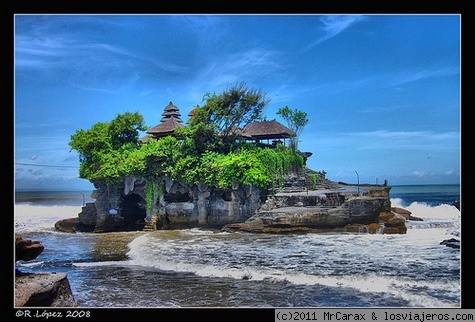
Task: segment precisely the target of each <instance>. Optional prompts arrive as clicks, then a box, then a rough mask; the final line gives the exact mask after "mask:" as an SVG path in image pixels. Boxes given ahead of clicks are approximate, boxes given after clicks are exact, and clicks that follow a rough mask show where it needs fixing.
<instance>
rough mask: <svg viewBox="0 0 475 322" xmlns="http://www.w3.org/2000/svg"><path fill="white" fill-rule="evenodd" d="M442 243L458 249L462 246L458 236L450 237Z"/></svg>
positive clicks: (441, 243)
mask: <svg viewBox="0 0 475 322" xmlns="http://www.w3.org/2000/svg"><path fill="white" fill-rule="evenodd" d="M440 245H445V246H447V247H451V248H457V249H458V248H460V240H458V239H456V238H449V239H445V240H443V241H441V242H440Z"/></svg>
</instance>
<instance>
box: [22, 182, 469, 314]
mask: <svg viewBox="0 0 475 322" xmlns="http://www.w3.org/2000/svg"><path fill="white" fill-rule="evenodd" d="M90 193H91V191H86V192H84V191H78V192H75V191H69V192H51V191H50V192H38V191H36V192H17V193H16V198H15V220H14V228H13V229H14V231H15V233H19V234H21V235H23V236H24V237H26V238H29V239H34V240H39V241H40V242H41V243H42V244H43V245H44V246H45V250H44V251H43V253H42V254H40V256H38V257H37V258H36V259H35V260H32V261H26V262H21V261H20V262H17V263H15V267H16V268H18V269H20V270H21V271H24V272H65V273H67V274H68V278H69V280H70V283H71V288H72V290H73V294H74V296H75V299H76V301H77V302H78V305H79V306H80V307H85V308H275V307H329V308H335V307H337V308H338V307H346V308H348V307H365V308H367V307H398V308H414V307H423V308H442V307H443V308H446V307H448V308H453V307H460V305H461V302H462V292H461V291H462V282H461V280H462V274H461V249H454V248H450V247H446V246H445V245H442V244H440V242H441V241H442V240H444V239H447V238H451V237H455V238H461V234H460V228H461V227H460V223H461V211H459V210H458V209H456V208H455V207H454V206H453V205H452V203H453V201H455V200H460V197H461V191H460V187H459V186H458V185H430V186H394V187H392V188H391V193H390V197H391V204H392V206H398V207H403V208H405V209H408V210H409V211H411V212H412V213H413V215H414V216H416V217H419V218H421V219H423V220H422V221H417V222H408V223H407V226H408V231H407V234H402V235H383V234H364V233H325V234H314V233H312V234H295V235H272V234H250V233H242V232H235V233H224V232H220V231H210V230H202V229H185V230H176V231H152V232H124V233H104V234H88V233H77V234H67V233H62V232H58V231H56V230H55V229H54V223H55V222H56V221H57V220H59V219H64V218H72V217H76V216H77V214H78V213H79V212H80V211H81V206H82V205H83V203H84V202H91V200H92V199H90ZM462 249H463V243H462Z"/></svg>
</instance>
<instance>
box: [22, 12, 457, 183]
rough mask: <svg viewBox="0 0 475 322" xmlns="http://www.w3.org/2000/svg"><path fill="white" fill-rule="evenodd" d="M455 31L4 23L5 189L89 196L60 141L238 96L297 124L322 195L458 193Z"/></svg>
mask: <svg viewBox="0 0 475 322" xmlns="http://www.w3.org/2000/svg"><path fill="white" fill-rule="evenodd" d="M460 56H461V17H460V15H458V14H434V15H415V14H411V15H406V14H402V15H392V14H384V15H378V14H370V15H364V14H363V15H356V14H351V15H343V14H338V15H314V14H298V15H290V14H282V15H275V14H272V15H270V14H269V15H260V14H250V15H241V14H232V15H231V14H230V15H227V14H223V15H206V14H199V15H196V14H195V15H187V14H173V15H169V14H159V15H152V14H149V15H43V14H34V15H26V14H25V15H15V17H14V64H15V74H14V82H15V83H14V89H15V96H14V99H15V101H14V109H15V110H14V141H15V144H14V158H15V159H14V163H15V164H14V170H15V176H14V178H15V188H16V189H77V190H83V189H85V190H88V189H93V186H92V184H91V183H90V182H89V181H87V180H85V179H80V178H78V169H79V157H78V154H77V153H76V151H70V147H69V145H68V143H69V141H70V138H71V135H73V134H74V133H75V132H76V131H77V130H80V129H84V130H87V129H89V128H91V127H92V126H93V125H94V124H95V123H97V122H109V121H111V120H112V119H114V118H115V117H116V116H117V114H119V113H124V112H139V113H141V114H142V115H143V117H144V119H145V122H146V125H147V126H149V127H152V126H155V125H157V124H159V123H160V119H161V114H162V113H163V109H164V108H165V106H166V105H167V104H168V103H169V102H170V101H172V102H173V103H174V104H175V105H177V106H178V107H179V108H180V112H181V114H182V118H183V119H184V121H186V120H187V115H188V113H189V112H190V111H191V110H192V109H193V108H194V107H195V106H196V105H199V104H201V103H202V98H203V96H204V95H205V94H206V93H221V92H222V91H223V90H224V89H225V88H226V87H229V86H232V85H235V84H237V83H239V82H245V83H246V84H247V86H248V87H250V88H253V89H261V90H262V91H264V92H265V93H266V95H267V98H269V99H270V100H271V101H270V103H269V105H268V106H267V107H266V108H265V110H264V114H265V116H266V117H267V119H268V120H272V119H276V120H277V121H279V122H281V123H283V124H286V123H285V121H284V120H282V119H281V118H280V117H279V116H278V115H277V114H276V111H277V109H278V108H280V107H282V106H285V105H288V106H289V107H290V108H292V109H299V110H302V111H305V112H306V113H307V115H308V117H309V119H310V121H309V123H308V124H307V126H306V127H305V128H304V130H303V132H302V134H301V136H300V142H299V149H300V150H301V151H308V152H312V153H313V155H312V156H311V157H310V158H309V160H308V163H307V166H308V167H309V168H311V169H313V170H317V171H321V170H325V171H326V172H327V178H328V179H330V180H334V181H345V182H349V183H356V182H357V180H358V179H359V181H360V183H382V182H383V181H384V180H385V179H386V180H388V182H389V184H390V185H401V184H433V183H459V182H460V178H461V163H460V162H461V157H460V154H461V147H460V144H461V133H460V128H461V126H460V123H461V95H460V92H461V81H460V78H461V66H460V64H461V58H460Z"/></svg>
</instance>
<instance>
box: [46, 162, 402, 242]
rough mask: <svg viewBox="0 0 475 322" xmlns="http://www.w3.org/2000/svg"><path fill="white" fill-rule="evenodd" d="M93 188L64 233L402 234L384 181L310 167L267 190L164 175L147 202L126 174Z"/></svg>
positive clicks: (140, 184) (63, 225)
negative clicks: (339, 176)
mask: <svg viewBox="0 0 475 322" xmlns="http://www.w3.org/2000/svg"><path fill="white" fill-rule="evenodd" d="M93 183H94V186H95V188H96V190H94V191H93V193H92V194H91V197H93V198H94V199H95V202H94V203H88V204H86V205H85V206H84V207H83V208H82V211H81V213H79V214H78V218H75V219H74V218H72V219H68V220H62V221H60V222H58V223H56V225H55V226H56V228H57V229H58V230H62V231H69V232H74V231H90V232H98V233H100V232H109V231H125V230H157V229H183V228H193V227H206V228H217V229H225V230H245V231H253V232H258V231H259V232H296V231H328V230H336V231H359V232H376V231H377V232H383V233H405V232H406V230H405V228H406V227H405V218H404V217H403V216H401V215H398V214H396V213H394V212H392V211H391V205H390V200H389V191H390V189H391V187H389V186H387V185H349V184H346V183H341V182H339V183H336V182H333V181H330V180H327V179H326V178H325V172H315V171H312V170H309V169H306V170H305V171H303V172H302V173H299V174H292V175H289V176H287V177H286V178H285V179H284V180H283V181H282V182H281V184H280V186H279V187H277V188H276V187H274V188H269V189H268V190H265V189H259V188H258V187H256V186H252V185H242V184H238V183H236V184H234V185H233V186H231V187H228V188H224V189H217V188H213V187H208V186H206V185H204V184H197V185H189V184H187V183H183V182H179V181H173V180H171V179H169V178H163V180H162V181H161V185H160V187H159V190H160V193H159V194H158V197H157V198H156V200H153V204H152V207H150V204H149V205H148V206H147V195H146V182H145V180H144V179H142V178H138V177H134V176H129V177H126V178H124V179H123V180H122V182H121V183H120V184H117V185H114V186H108V185H106V184H105V183H104V182H102V181H95V182H93Z"/></svg>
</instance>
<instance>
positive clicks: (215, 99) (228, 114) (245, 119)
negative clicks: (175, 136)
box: [190, 82, 270, 149]
mask: <svg viewBox="0 0 475 322" xmlns="http://www.w3.org/2000/svg"><path fill="white" fill-rule="evenodd" d="M203 100H204V101H205V102H204V105H203V106H199V105H198V106H197V107H196V108H195V112H194V115H193V117H192V118H191V119H190V125H191V126H196V128H195V131H197V132H202V133H203V132H204V133H209V130H210V129H212V130H213V131H214V132H215V133H217V134H218V137H217V138H216V139H217V140H218V142H217V143H218V144H223V145H224V149H225V148H226V147H228V146H229V145H230V144H231V145H232V144H233V143H234V141H235V140H236V138H237V136H238V133H237V132H236V129H238V128H243V127H244V126H246V125H247V124H249V123H250V122H254V121H257V120H261V119H262V111H263V109H264V107H265V106H266V105H267V104H268V103H269V101H270V100H269V99H267V98H266V93H264V92H263V91H262V90H260V89H259V90H256V89H251V88H249V87H248V86H247V85H246V84H245V83H243V82H241V83H238V84H237V85H234V86H231V87H227V88H226V89H225V90H224V91H223V92H222V93H221V94H219V95H216V94H212V95H211V94H209V93H207V94H206V95H205V96H204V98H203ZM208 136H209V135H208ZM216 148H218V149H219V147H217V146H216Z"/></svg>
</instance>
